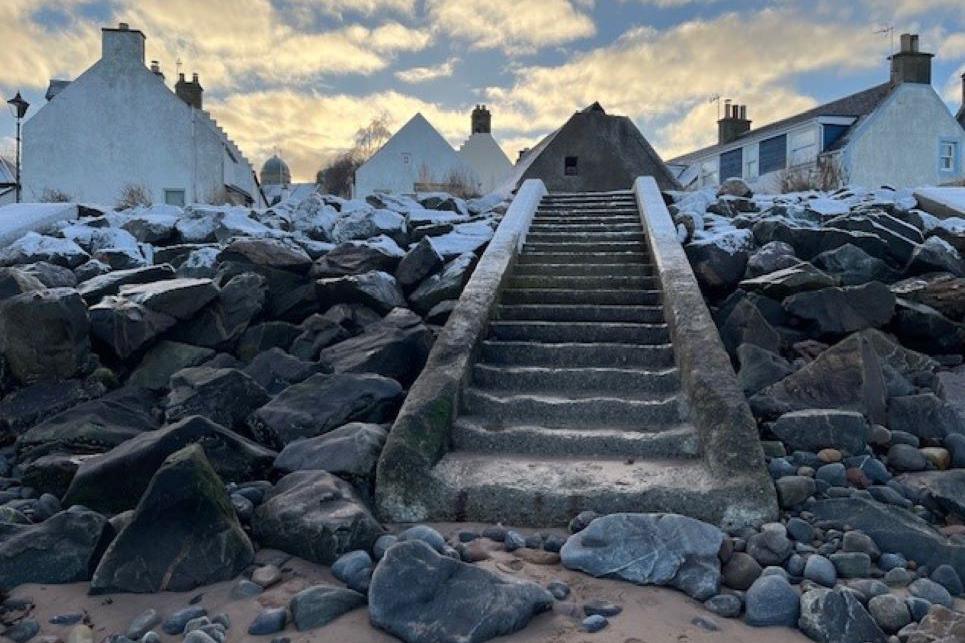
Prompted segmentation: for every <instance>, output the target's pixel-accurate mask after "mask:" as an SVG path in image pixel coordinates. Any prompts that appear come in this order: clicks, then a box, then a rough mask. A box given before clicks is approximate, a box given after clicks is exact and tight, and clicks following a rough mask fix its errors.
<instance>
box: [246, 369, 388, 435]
mask: <svg viewBox="0 0 965 643" xmlns="http://www.w3.org/2000/svg"><path fill="white" fill-rule="evenodd" d="M401 398H402V387H401V386H400V385H399V383H398V382H396V381H395V380H392V379H389V378H386V377H382V376H379V375H370V374H350V373H342V374H336V375H323V374H318V375H313V376H312V377H310V378H308V379H307V380H305V381H304V382H301V383H300V384H295V385H293V386H290V387H289V388H287V389H285V390H284V391H282V392H281V393H280V394H279V395H278V396H277V397H275V399H274V400H272V401H271V402H269V403H268V404H266V405H265V406H262V407H261V408H260V409H258V410H257V411H255V412H254V413H253V414H252V416H251V418H250V420H249V424H250V426H251V427H252V429H253V430H254V431H255V434H256V435H257V436H258V439H259V441H261V442H262V443H264V444H268V445H270V446H279V447H284V446H285V445H286V444H288V443H290V442H293V441H295V440H298V439H303V438H312V437H315V436H318V435H322V434H324V433H327V432H329V431H331V430H333V429H335V428H337V427H340V426H343V425H345V424H346V423H348V422H352V421H361V422H384V421H386V420H388V419H390V418H391V414H392V413H393V412H394V410H395V408H396V407H397V405H398V404H399V402H400V401H401Z"/></svg>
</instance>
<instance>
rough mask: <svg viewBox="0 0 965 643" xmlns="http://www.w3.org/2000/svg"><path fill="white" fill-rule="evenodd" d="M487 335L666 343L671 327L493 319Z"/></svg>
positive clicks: (515, 338) (518, 338)
mask: <svg viewBox="0 0 965 643" xmlns="http://www.w3.org/2000/svg"><path fill="white" fill-rule="evenodd" d="M489 333H490V337H492V338H493V339H501V340H504V341H508V342H526V341H530V342H545V343H572V342H578V343H591V342H616V343H621V344H622V343H626V344H643V345H653V344H666V343H669V342H670V330H669V328H667V325H666V324H635V323H626V322H622V323H614V322H610V323H600V322H556V321H494V322H490V324H489Z"/></svg>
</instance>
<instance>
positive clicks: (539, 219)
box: [531, 214, 642, 227]
mask: <svg viewBox="0 0 965 643" xmlns="http://www.w3.org/2000/svg"><path fill="white" fill-rule="evenodd" d="M531 225H552V226H560V227H566V226H585V225H630V226H640V227H642V226H641V225H640V217H638V216H636V215H627V216H582V215H581V216H576V215H569V216H565V215H557V214H554V215H546V214H542V215H541V214H537V215H536V216H535V217H533V221H532V224H531Z"/></svg>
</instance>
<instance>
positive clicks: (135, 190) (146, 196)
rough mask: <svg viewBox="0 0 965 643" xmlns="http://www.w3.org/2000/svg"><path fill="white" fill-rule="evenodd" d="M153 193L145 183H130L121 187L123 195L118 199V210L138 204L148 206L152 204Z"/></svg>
mask: <svg viewBox="0 0 965 643" xmlns="http://www.w3.org/2000/svg"><path fill="white" fill-rule="evenodd" d="M151 204H152V202H151V193H150V191H149V190H148V189H147V188H146V187H144V186H143V185H140V184H137V183H128V184H127V185H125V186H124V187H123V188H121V197H120V198H119V199H118V200H117V205H116V208H117V209H118V210H129V209H130V208H136V207H138V206H144V207H147V206H149V205H151Z"/></svg>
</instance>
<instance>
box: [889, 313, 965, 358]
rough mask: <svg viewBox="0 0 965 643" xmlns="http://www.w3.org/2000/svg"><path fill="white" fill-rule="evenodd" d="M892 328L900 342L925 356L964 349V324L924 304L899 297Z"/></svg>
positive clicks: (958, 351)
mask: <svg viewBox="0 0 965 643" xmlns="http://www.w3.org/2000/svg"><path fill="white" fill-rule="evenodd" d="M892 330H893V331H894V332H895V334H896V335H897V336H898V337H899V338H900V339H901V342H902V343H903V344H905V345H907V346H909V347H910V348H914V349H915V350H920V351H922V352H924V353H928V354H929V355H947V354H953V353H962V352H965V325H963V324H961V323H958V322H954V321H952V320H950V319H948V318H947V317H945V316H944V315H943V314H941V313H940V312H939V311H937V310H935V309H934V308H932V307H931V306H927V305H925V304H919V303H915V302H912V301H908V300H906V299H899V300H898V307H897V310H896V311H895V318H894V323H893V324H892Z"/></svg>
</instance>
